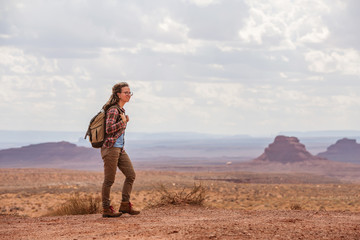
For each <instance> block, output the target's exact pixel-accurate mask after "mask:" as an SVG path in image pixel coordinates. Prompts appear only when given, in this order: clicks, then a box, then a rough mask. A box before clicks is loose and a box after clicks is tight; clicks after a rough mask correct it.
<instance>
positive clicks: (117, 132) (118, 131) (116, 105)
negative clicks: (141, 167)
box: [101, 82, 140, 217]
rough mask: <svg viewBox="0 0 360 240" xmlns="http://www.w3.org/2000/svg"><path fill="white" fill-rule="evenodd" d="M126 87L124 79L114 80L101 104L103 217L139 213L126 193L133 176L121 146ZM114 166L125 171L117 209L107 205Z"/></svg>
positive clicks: (125, 117)
mask: <svg viewBox="0 0 360 240" xmlns="http://www.w3.org/2000/svg"><path fill="white" fill-rule="evenodd" d="M132 95H133V93H132V92H130V87H129V85H128V84H127V83H126V82H121V83H117V84H115V85H114V86H113V88H112V94H111V96H110V98H109V100H108V102H107V103H106V104H105V105H104V106H103V109H104V111H105V112H106V137H105V141H104V143H103V145H102V147H101V157H102V159H103V161H104V182H103V186H102V194H101V197H102V205H103V217H120V216H121V215H122V214H123V213H128V214H131V215H136V214H139V213H140V211H137V210H134V208H133V206H132V204H131V202H130V194H131V190H132V186H133V183H134V180H135V171H134V168H133V165H132V163H131V160H130V158H129V156H128V155H127V153H126V152H125V149H124V143H125V141H124V135H125V129H126V125H127V123H128V122H129V116H128V115H125V109H124V108H123V107H124V105H125V103H127V102H129V101H130V98H131V96H132ZM117 168H119V169H120V171H121V172H122V173H123V174H124V175H125V181H124V185H123V189H122V201H121V205H120V209H119V212H115V210H114V208H113V207H112V206H111V205H110V189H111V186H112V185H113V183H114V181H115V174H116V170H117Z"/></svg>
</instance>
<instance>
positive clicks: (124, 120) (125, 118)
mask: <svg viewBox="0 0 360 240" xmlns="http://www.w3.org/2000/svg"><path fill="white" fill-rule="evenodd" d="M120 117H121V120H122V121H123V122H124V123H127V122H128V121H127V119H128V118H129V117H126V116H125V114H124V113H122V114H120Z"/></svg>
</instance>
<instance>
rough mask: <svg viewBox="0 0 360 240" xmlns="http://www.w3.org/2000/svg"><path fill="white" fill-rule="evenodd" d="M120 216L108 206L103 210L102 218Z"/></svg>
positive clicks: (119, 213)
mask: <svg viewBox="0 0 360 240" xmlns="http://www.w3.org/2000/svg"><path fill="white" fill-rule="evenodd" d="M121 215H122V213H121V212H118V213H116V212H115V210H114V208H113V207H112V206H110V207H109V208H104V211H103V215H102V216H103V217H104V218H112V217H120V216H121Z"/></svg>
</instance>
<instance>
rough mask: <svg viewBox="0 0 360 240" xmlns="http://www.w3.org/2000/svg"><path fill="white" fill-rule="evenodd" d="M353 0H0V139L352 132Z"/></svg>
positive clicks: (356, 6) (357, 70)
mask: <svg viewBox="0 0 360 240" xmlns="http://www.w3.org/2000/svg"><path fill="white" fill-rule="evenodd" d="M359 12H360V1H358V0H341V1H340V0H312V1H309V0H271V1H270V0H241V1H240V0H177V1H176V0H151V1H149V0H141V1H136V0H122V1H116V0H102V1H95V0H93V1H90V0H89V1H85V0H62V1H47V0H32V1H25V0H24V1H20V0H0V111H1V118H0V129H1V130H56V131H85V130H86V128H87V125H88V122H89V120H90V118H91V117H92V116H93V115H94V114H96V112H98V110H100V108H101V107H102V105H103V104H104V103H105V102H106V101H107V99H108V98H109V96H110V94H111V87H112V86H113V85H114V84H115V83H117V82H120V81H127V82H128V83H129V84H130V87H131V90H132V91H133V92H134V96H133V97H132V100H131V102H130V103H128V104H127V105H126V106H125V108H126V110H127V113H128V114H129V115H130V121H131V122H130V123H129V125H128V131H134V132H203V133H217V134H250V135H266V136H268V135H273V134H276V133H278V132H280V131H314V130H349V129H350V130H351V129H352V130H360V128H359V120H360V111H359V110H360V32H359V31H358V28H359V26H358V25H359V23H360V14H359Z"/></svg>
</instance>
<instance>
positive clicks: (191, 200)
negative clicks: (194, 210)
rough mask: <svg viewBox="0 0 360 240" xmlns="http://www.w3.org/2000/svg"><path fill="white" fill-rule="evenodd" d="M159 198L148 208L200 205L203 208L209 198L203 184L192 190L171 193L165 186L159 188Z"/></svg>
mask: <svg viewBox="0 0 360 240" xmlns="http://www.w3.org/2000/svg"><path fill="white" fill-rule="evenodd" d="M157 193H158V195H159V198H157V199H155V200H154V201H153V202H151V203H149V204H148V206H147V207H161V206H168V205H198V206H202V205H203V204H204V201H205V199H206V198H207V195H206V189H205V188H204V187H203V186H201V184H199V185H196V184H194V186H193V187H192V188H190V189H186V188H183V189H182V190H178V191H176V190H175V191H171V190H169V189H168V188H166V187H165V186H164V185H162V184H161V185H160V186H159V187H158V188H157Z"/></svg>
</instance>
